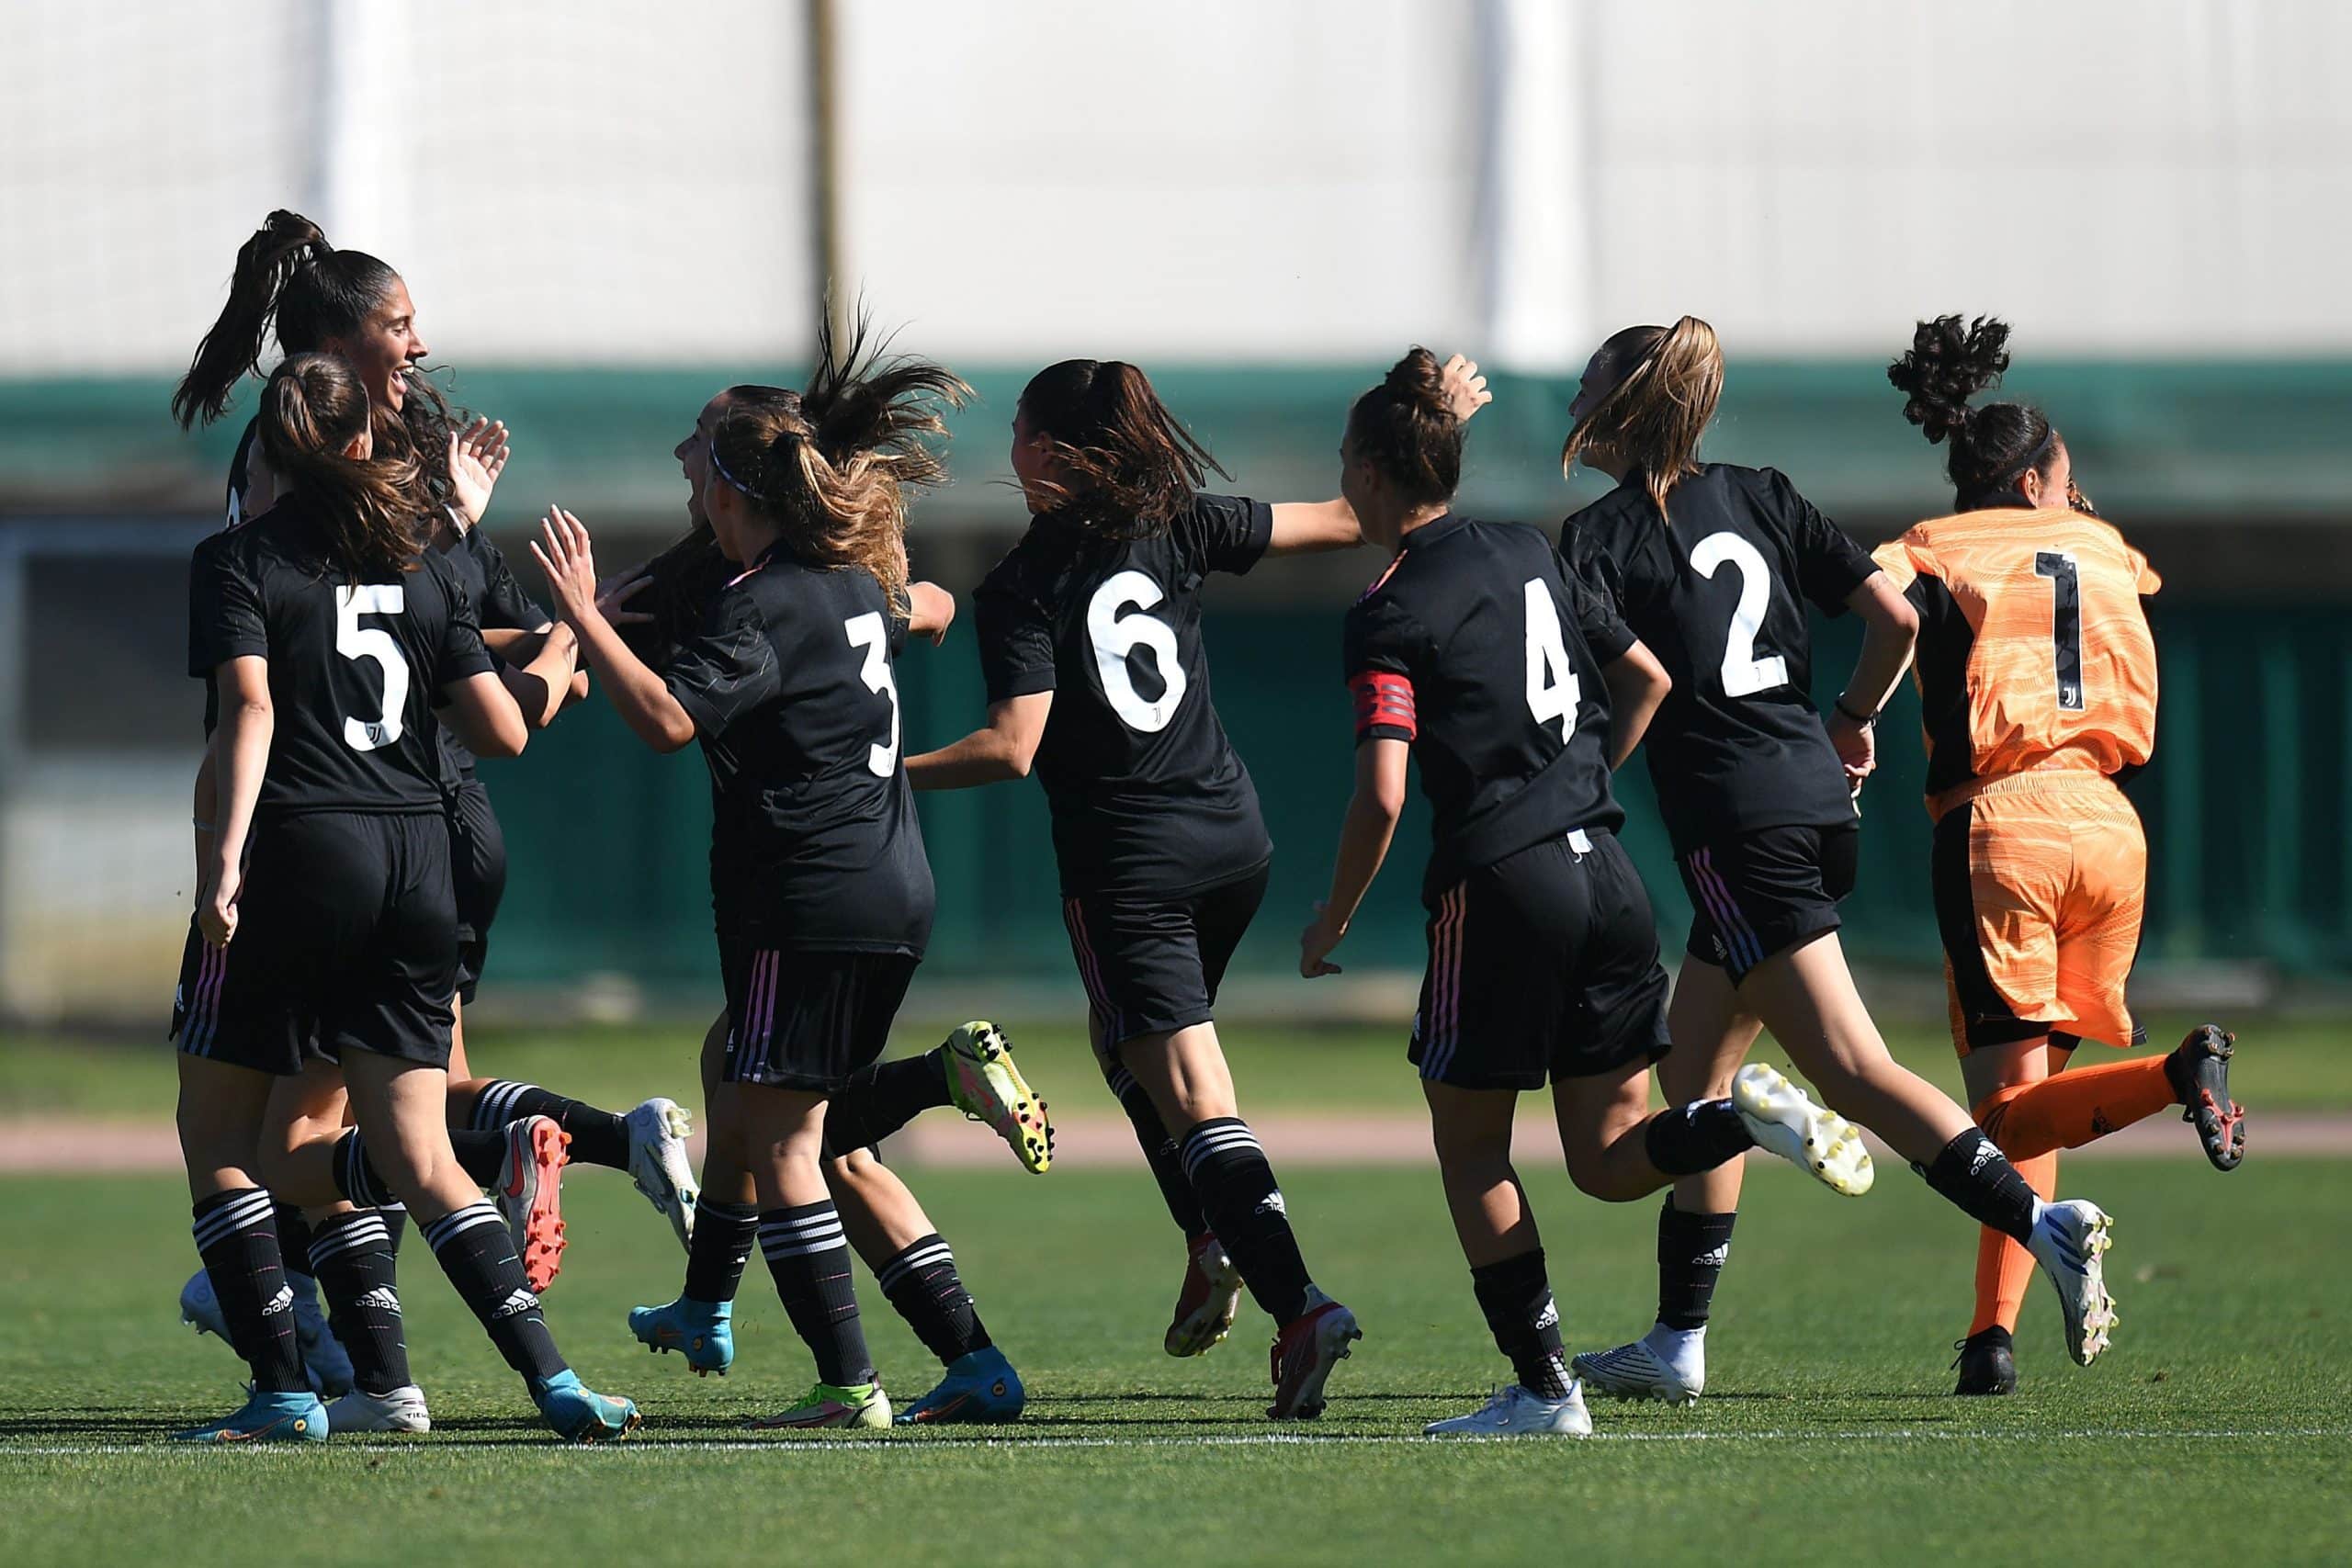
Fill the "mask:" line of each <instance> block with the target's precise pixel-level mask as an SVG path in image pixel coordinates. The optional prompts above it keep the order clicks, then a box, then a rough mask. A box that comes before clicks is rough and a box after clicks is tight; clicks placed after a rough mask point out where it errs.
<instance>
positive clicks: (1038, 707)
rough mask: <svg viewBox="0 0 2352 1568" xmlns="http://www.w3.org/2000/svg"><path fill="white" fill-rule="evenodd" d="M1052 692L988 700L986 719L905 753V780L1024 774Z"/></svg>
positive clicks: (941, 785)
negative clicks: (933, 745) (952, 739)
mask: <svg viewBox="0 0 2352 1568" xmlns="http://www.w3.org/2000/svg"><path fill="white" fill-rule="evenodd" d="M1053 709H1054V694H1053V693H1051V692H1029V693H1025V694H1023V695H1021V696H1017V697H1007V698H1006V699H1005V700H1004V701H1002V702H1001V703H991V704H989V721H988V723H987V724H986V725H984V726H982V727H981V728H978V729H975V730H974V731H972V733H971V734H969V735H967V736H966V737H964V739H961V740H958V741H956V743H955V744H953V745H950V746H943V747H941V748H940V749H939V750H936V751H925V752H923V753H922V755H920V756H915V757H910V758H908V759H907V782H908V783H909V784H912V785H914V787H915V788H917V789H969V788H971V787H972V786H973V785H974V784H995V783H997V782H999V781H1000V780H1003V779H1025V778H1027V777H1028V776H1029V766H1030V764H1031V763H1032V762H1034V761H1035V760H1036V757H1037V743H1038V742H1039V741H1040V740H1042V739H1045V736H1046V716H1047V715H1049V714H1051V713H1052V712H1053Z"/></svg>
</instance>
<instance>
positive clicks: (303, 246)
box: [172, 210, 334, 430]
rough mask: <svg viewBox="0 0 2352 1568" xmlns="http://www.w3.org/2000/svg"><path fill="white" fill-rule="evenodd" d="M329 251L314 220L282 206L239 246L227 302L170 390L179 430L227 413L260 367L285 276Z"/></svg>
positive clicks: (284, 285)
mask: <svg viewBox="0 0 2352 1568" xmlns="http://www.w3.org/2000/svg"><path fill="white" fill-rule="evenodd" d="M333 249H334V247H333V246H331V245H329V244H328V243H327V238H326V236H325V235H324V234H322V233H321V232H319V226H318V225H317V224H315V223H313V222H311V220H309V219H307V218H304V217H302V216H301V215H300V214H299V213H293V212H287V211H284V210H280V211H277V212H273V213H271V214H270V215H269V219H268V221H266V222H265V223H264V224H263V225H262V226H261V227H260V228H259V229H257V230H255V231H254V236H253V238H252V239H250V240H247V241H246V242H245V243H243V245H241V246H239V247H238V249H237V270H236V271H235V272H234V273H232V274H231V275H230V278H229V299H228V302H227V303H226V304H224V305H222V306H221V307H220V319H219V320H218V321H214V322H213V323H212V330H211V331H210V332H208V333H205V334H204V341H203V342H201V343H199V344H197V345H196V357H195V359H193V360H192V361H190V362H189V364H188V367H187V375H185V376H183V377H181V378H180V384H179V386H178V387H177V388H176V389H175V390H174V391H173V393H172V417H173V418H174V419H175V420H176V421H178V422H179V426H180V428H181V429H182V430H186V429H188V428H189V427H191V426H192V425H194V424H196V423H198V421H201V422H202V423H206V424H209V423H212V422H213V421H214V420H216V419H219V418H220V416H221V415H222V414H223V413H225V412H228V408H229V395H230V393H232V392H233V391H235V390H236V388H237V383H238V382H240V381H242V380H243V379H244V378H246V377H247V376H249V375H252V374H253V373H254V371H256V370H258V369H260V367H261V353H262V348H263V346H264V345H265V344H266V343H267V341H268V338H269V328H270V323H271V321H272V320H273V319H274V318H275V317H276V316H277V302H278V297H279V296H280V295H281V294H282V293H283V292H284V291H285V288H286V285H287V282H288V279H290V278H292V277H293V276H294V275H295V274H297V273H299V272H300V271H301V270H302V269H303V268H304V267H306V266H308V265H310V264H311V262H312V261H313V260H315V259H316V258H318V257H320V256H322V255H326V254H330V253H331V252H332V251H333Z"/></svg>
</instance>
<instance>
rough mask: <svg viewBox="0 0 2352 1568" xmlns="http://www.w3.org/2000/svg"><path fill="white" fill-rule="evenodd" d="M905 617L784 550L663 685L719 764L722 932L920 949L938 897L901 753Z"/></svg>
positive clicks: (718, 908)
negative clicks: (898, 667) (897, 670)
mask: <svg viewBox="0 0 2352 1568" xmlns="http://www.w3.org/2000/svg"><path fill="white" fill-rule="evenodd" d="M905 639H906V623H905V622H903V621H901V620H899V618H898V617H897V616H896V615H892V614H891V611H890V604H889V602H888V600H887V599H886V598H885V597H884V596H883V592H882V588H881V585H880V584H879V583H877V582H876V581H874V579H873V577H872V576H871V575H870V574H868V573H866V572H864V571H858V570H827V569H824V568H819V567H809V566H803V565H801V564H799V563H797V562H796V561H794V560H792V559H790V558H788V557H786V556H785V555H783V554H782V553H781V552H780V550H779V549H771V550H769V551H768V552H767V554H766V555H764V556H763V557H762V558H760V560H759V561H758V562H756V563H755V564H754V565H753V566H752V569H751V570H749V571H746V572H744V573H742V574H741V576H739V577H737V578H736V579H735V580H734V581H732V582H730V583H729V584H728V585H727V587H726V588H725V589H723V590H722V591H721V592H720V593H719V595H718V599H717V601H716V602H715V603H714V604H712V605H711V607H710V611H709V615H708V618H707V621H706V623H705V626H704V628H703V630H702V632H701V634H700V635H699V636H696V637H691V638H689V639H688V640H687V641H686V642H685V643H684V644H683V645H682V646H681V648H680V649H679V651H678V658H677V660H676V662H674V663H673V664H672V665H671V667H670V669H669V671H668V673H667V674H666V675H664V676H663V680H664V681H665V682H667V683H668V685H669V688H670V691H671V694H673V696H675V697H676V698H677V699H678V702H679V704H680V705H682V706H683V707H684V709H685V710H686V712H687V714H688V715H689V716H692V717H693V719H694V721H695V732H696V738H697V739H699V740H700V741H701V742H702V750H703V756H704V759H705V760H706V761H708V762H709V764H710V793H711V807H712V813H711V814H712V818H713V820H712V824H711V840H710V891H711V903H712V907H713V908H714V910H715V912H716V914H717V916H718V930H719V933H720V935H721V937H722V938H724V939H727V940H731V941H740V942H750V943H751V944H752V945H753V946H758V947H777V948H801V949H809V950H830V951H839V952H864V953H913V954H917V955H920V954H921V953H922V951H923V948H924V946H925V944H926V943H928V942H929V941H930V940H931V918H932V912H933V904H934V902H935V895H934V893H933V886H932V880H931V863H930V861H929V860H927V859H926V858H925V857H924V854H923V844H922V823H921V822H920V821H919V820H918V819H917V818H916V817H915V807H914V795H913V792H912V791H911V790H910V789H909V787H908V785H907V770H906V761H905V759H904V757H903V756H902V755H901V752H900V747H899V688H898V682H897V678H896V676H895V675H894V673H893V669H892V667H893V664H894V662H895V660H896V658H897V654H898V651H899V648H900V646H901V645H902V644H903V643H904V642H905Z"/></svg>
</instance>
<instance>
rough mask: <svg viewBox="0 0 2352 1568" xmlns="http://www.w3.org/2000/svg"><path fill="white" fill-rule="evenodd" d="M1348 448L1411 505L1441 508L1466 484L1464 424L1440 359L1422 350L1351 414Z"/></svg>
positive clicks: (1400, 364) (1407, 358)
mask: <svg viewBox="0 0 2352 1568" xmlns="http://www.w3.org/2000/svg"><path fill="white" fill-rule="evenodd" d="M1347 441H1348V445H1349V446H1351V448H1353V449H1354V451H1355V454H1356V456H1357V457H1363V458H1365V459H1367V460H1368V461H1370V462H1371V464H1372V466H1373V467H1374V468H1377V469H1378V470H1379V471H1380V473H1381V475H1382V477H1383V478H1385V479H1387V480H1388V482H1389V483H1390V484H1391V485H1393V486H1395V487H1396V490H1397V494H1398V495H1399V496H1401V497H1402V498H1403V499H1404V500H1405V501H1406V502H1407V503H1408V504H1409V505H1414V506H1426V505H1437V504H1441V503H1442V502H1448V501H1451V500H1453V492H1454V491H1456V490H1458V489H1460V488H1461V484H1462V422H1461V421H1460V420H1458V419H1456V418H1454V417H1453V406H1452V404H1450V403H1449V402H1448V401H1447V400H1446V396H1445V376H1444V373H1443V372H1442V370H1441V369H1440V368H1439V367H1438V362H1437V355H1434V354H1431V353H1430V351H1429V350H1428V349H1426V348H1421V347H1419V346H1418V345H1417V346H1416V347H1415V348H1414V349H1413V352H1412V353H1410V354H1408V355H1405V357H1404V358H1402V359H1400V360H1398V361H1397V363H1396V364H1395V365H1394V366H1392V367H1390V368H1389V371H1388V376H1387V378H1386V379H1385V380H1383V381H1382V382H1381V383H1380V385H1379V386H1377V387H1374V389H1372V390H1370V391H1368V392H1366V393H1364V394H1363V396H1362V397H1360V398H1358V399H1357V400H1355V405H1354V406H1353V407H1352V408H1351V409H1349V410H1348V435H1347Z"/></svg>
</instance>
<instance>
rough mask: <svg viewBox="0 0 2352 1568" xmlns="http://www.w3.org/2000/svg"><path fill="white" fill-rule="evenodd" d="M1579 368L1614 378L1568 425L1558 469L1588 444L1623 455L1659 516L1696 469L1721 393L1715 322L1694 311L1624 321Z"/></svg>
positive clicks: (1605, 453)
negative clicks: (1660, 323) (1667, 322)
mask: <svg viewBox="0 0 2352 1568" xmlns="http://www.w3.org/2000/svg"><path fill="white" fill-rule="evenodd" d="M1626 366H1630V368H1621V367H1626ZM1586 375H1587V376H1588V377H1589V378H1591V377H1598V378H1601V379H1603V380H1606V379H1607V378H1609V377H1611V376H1612V375H1613V376H1615V377H1616V378H1617V379H1616V384H1615V385H1614V386H1612V387H1611V388H1610V389H1608V390H1607V391H1606V392H1605V393H1603V394H1602V395H1601V397H1600V400H1599V401H1598V402H1596V403H1594V404H1593V406H1592V407H1591V408H1589V409H1588V410H1586V411H1585V414H1584V417H1583V418H1582V419H1579V420H1578V421H1577V426H1576V428H1575V429H1574V430H1572V431H1570V432H1569V433H1568V439H1567V444H1566V446H1562V447H1561V448H1560V468H1561V471H1562V472H1564V473H1565V472H1566V471H1567V470H1568V469H1569V468H1574V467H1575V466H1576V461H1577V458H1578V457H1582V456H1584V455H1585V454H1586V453H1588V452H1590V453H1594V454H1597V455H1600V456H1601V457H1607V458H1608V459H1610V460H1611V461H1612V462H1616V463H1623V465H1624V466H1625V468H1626V471H1627V472H1628V473H1629V474H1639V475H1640V476H1641V478H1642V482H1643V484H1644V485H1645V487H1646V488H1647V489H1648V491H1649V492H1650V500H1651V501H1652V502H1656V503H1657V510H1658V515H1660V516H1661V517H1663V516H1664V515H1665V514H1666V498H1667V496H1668V494H1669V493H1671V492H1672V491H1673V489H1674V487H1675V486H1676V485H1678V484H1679V483H1681V482H1682V480H1684V479H1688V478H1690V477H1691V475H1692V474H1695V473H1697V472H1698V471H1699V438H1700V437H1701V436H1702V435H1703V434H1706V430H1707V424H1708V422H1709V421H1711V420H1713V418H1714V417H1715V403H1716V400H1718V399H1719V398H1721V397H1722V396H1723V390H1724V351H1723V346H1722V344H1718V343H1717V342H1716V341H1715V329H1714V328H1713V327H1711V326H1709V325H1708V324H1707V323H1706V322H1704V321H1701V320H1700V319H1699V318H1698V317H1696V316H1685V317H1683V318H1682V319H1681V320H1680V321H1677V322H1675V323H1674V325H1672V326H1670V327H1627V328H1626V329H1625V330H1624V331H1623V332H1620V333H1615V334H1613V335H1612V336H1611V338H1610V339H1609V341H1608V342H1607V343H1605V344H1602V345H1601V346H1600V352H1599V353H1596V354H1595V355H1593V360H1592V364H1591V365H1589V366H1588V367H1587V368H1586Z"/></svg>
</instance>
